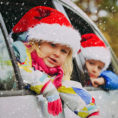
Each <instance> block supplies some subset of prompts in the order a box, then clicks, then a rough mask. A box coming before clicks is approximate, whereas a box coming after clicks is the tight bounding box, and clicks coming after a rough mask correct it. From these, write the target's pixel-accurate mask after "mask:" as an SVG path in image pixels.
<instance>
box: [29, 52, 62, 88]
mask: <svg viewBox="0 0 118 118" xmlns="http://www.w3.org/2000/svg"><path fill="white" fill-rule="evenodd" d="M31 57H32V67H34V69H35V70H40V71H43V72H45V73H47V74H48V75H50V76H55V75H56V77H55V78H54V81H53V84H54V85H55V86H56V88H58V87H60V86H61V85H62V78H63V70H62V68H61V67H60V66H58V67H47V66H46V65H45V63H44V61H43V59H42V58H40V57H39V56H38V55H37V53H36V51H33V52H32V53H31Z"/></svg>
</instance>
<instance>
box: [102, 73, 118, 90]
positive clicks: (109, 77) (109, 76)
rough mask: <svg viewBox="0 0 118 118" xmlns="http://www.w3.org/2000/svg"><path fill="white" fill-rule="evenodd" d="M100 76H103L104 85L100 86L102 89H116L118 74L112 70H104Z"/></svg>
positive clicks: (117, 87)
mask: <svg viewBox="0 0 118 118" xmlns="http://www.w3.org/2000/svg"><path fill="white" fill-rule="evenodd" d="M100 77H103V78H104V79H105V85H103V86H101V87H102V88H103V89H106V90H115V89H118V75H116V74H115V73H113V72H112V71H104V72H102V73H101V75H100Z"/></svg>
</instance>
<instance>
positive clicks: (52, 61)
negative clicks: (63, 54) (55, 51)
mask: <svg viewBox="0 0 118 118" xmlns="http://www.w3.org/2000/svg"><path fill="white" fill-rule="evenodd" d="M49 62H51V63H56V62H57V61H56V59H54V58H51V57H49Z"/></svg>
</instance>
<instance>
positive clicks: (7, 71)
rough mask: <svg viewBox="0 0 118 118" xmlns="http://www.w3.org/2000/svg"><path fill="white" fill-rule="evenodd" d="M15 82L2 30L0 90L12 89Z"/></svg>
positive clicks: (0, 40) (0, 34) (0, 42)
mask: <svg viewBox="0 0 118 118" xmlns="http://www.w3.org/2000/svg"><path fill="white" fill-rule="evenodd" d="M14 80H15V74H14V70H13V66H12V63H11V60H10V56H9V53H8V50H7V47H6V44H5V39H4V36H3V34H2V30H1V28H0V90H9V89H12V88H13V87H14V85H15V83H14Z"/></svg>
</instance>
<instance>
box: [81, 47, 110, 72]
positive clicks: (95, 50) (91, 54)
mask: <svg viewBox="0 0 118 118" xmlns="http://www.w3.org/2000/svg"><path fill="white" fill-rule="evenodd" d="M82 54H83V56H84V57H85V59H93V60H99V61H101V62H103V63H104V64H105V67H104V69H103V70H105V69H107V68H108V66H109V64H110V62H111V54H110V51H109V49H108V48H105V47H87V48H82Z"/></svg>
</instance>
